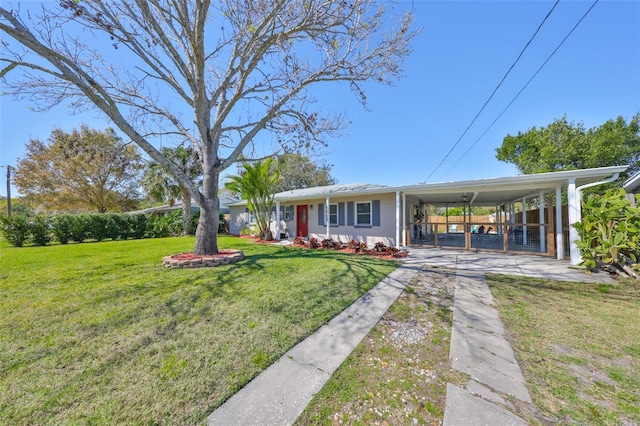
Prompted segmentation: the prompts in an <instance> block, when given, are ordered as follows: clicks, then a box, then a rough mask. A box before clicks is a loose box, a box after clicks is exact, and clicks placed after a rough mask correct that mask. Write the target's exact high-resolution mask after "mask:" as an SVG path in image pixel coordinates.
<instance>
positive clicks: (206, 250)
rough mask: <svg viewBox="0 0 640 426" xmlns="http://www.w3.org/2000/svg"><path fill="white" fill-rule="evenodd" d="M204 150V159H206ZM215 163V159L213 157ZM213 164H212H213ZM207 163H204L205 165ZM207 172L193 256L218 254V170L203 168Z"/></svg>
mask: <svg viewBox="0 0 640 426" xmlns="http://www.w3.org/2000/svg"><path fill="white" fill-rule="evenodd" d="M206 155H207V154H206V150H205V157H206ZM214 158H215V159H216V161H215V162H217V157H214ZM215 162H214V163H215ZM206 163H207V162H206V161H205V164H206ZM203 168H204V169H205V170H208V171H209V172H208V173H207V172H206V171H205V173H204V174H203V178H202V196H201V197H199V200H200V203H199V204H200V218H199V219H198V228H197V229H196V248H195V254H197V255H205V254H215V253H217V252H218V222H219V221H220V219H219V217H218V212H219V211H220V200H219V199H218V178H219V170H217V168H216V166H213V167H206V166H205V167H203Z"/></svg>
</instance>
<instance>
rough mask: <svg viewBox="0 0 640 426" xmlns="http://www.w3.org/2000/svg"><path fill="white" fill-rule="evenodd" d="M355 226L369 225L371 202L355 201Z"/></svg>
mask: <svg viewBox="0 0 640 426" xmlns="http://www.w3.org/2000/svg"><path fill="white" fill-rule="evenodd" d="M356 226H371V203H356Z"/></svg>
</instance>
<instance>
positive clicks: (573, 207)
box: [567, 178, 581, 265]
mask: <svg viewBox="0 0 640 426" xmlns="http://www.w3.org/2000/svg"><path fill="white" fill-rule="evenodd" d="M567 195H568V199H569V247H570V250H569V251H570V253H571V257H570V259H571V260H570V262H571V264H572V265H577V264H578V263H580V260H581V257H580V251H579V250H578V246H577V245H576V241H577V240H578V239H579V238H580V237H579V235H578V230H577V229H576V228H574V227H573V225H574V224H575V223H576V222H579V221H580V214H581V213H580V210H581V206H580V199H579V198H578V191H577V189H576V180H575V178H571V179H569V185H568V187H567Z"/></svg>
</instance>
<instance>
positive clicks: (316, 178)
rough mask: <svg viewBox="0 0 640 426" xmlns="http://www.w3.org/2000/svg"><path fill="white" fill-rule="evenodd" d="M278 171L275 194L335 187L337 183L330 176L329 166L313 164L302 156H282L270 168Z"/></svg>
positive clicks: (292, 154) (293, 154)
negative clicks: (319, 187) (278, 178)
mask: <svg viewBox="0 0 640 426" xmlns="http://www.w3.org/2000/svg"><path fill="white" fill-rule="evenodd" d="M271 167H272V169H276V168H277V169H278V170H279V171H280V176H281V178H280V182H278V185H276V189H275V192H282V191H289V190H292V189H302V188H313V187H314V186H324V185H335V184H336V183H338V181H337V180H336V179H334V178H333V177H332V176H331V166H330V165H328V164H322V163H314V162H313V161H311V159H310V158H309V157H305V156H304V155H302V154H295V153H291V154H283V155H280V156H279V157H278V161H277V162H274V164H273V165H272V166H271Z"/></svg>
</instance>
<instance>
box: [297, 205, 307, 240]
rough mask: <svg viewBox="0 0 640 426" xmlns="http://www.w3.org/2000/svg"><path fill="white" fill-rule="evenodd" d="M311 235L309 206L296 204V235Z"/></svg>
mask: <svg viewBox="0 0 640 426" xmlns="http://www.w3.org/2000/svg"><path fill="white" fill-rule="evenodd" d="M307 235H309V206H307V205H304V206H296V236H298V237H306V236H307Z"/></svg>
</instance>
